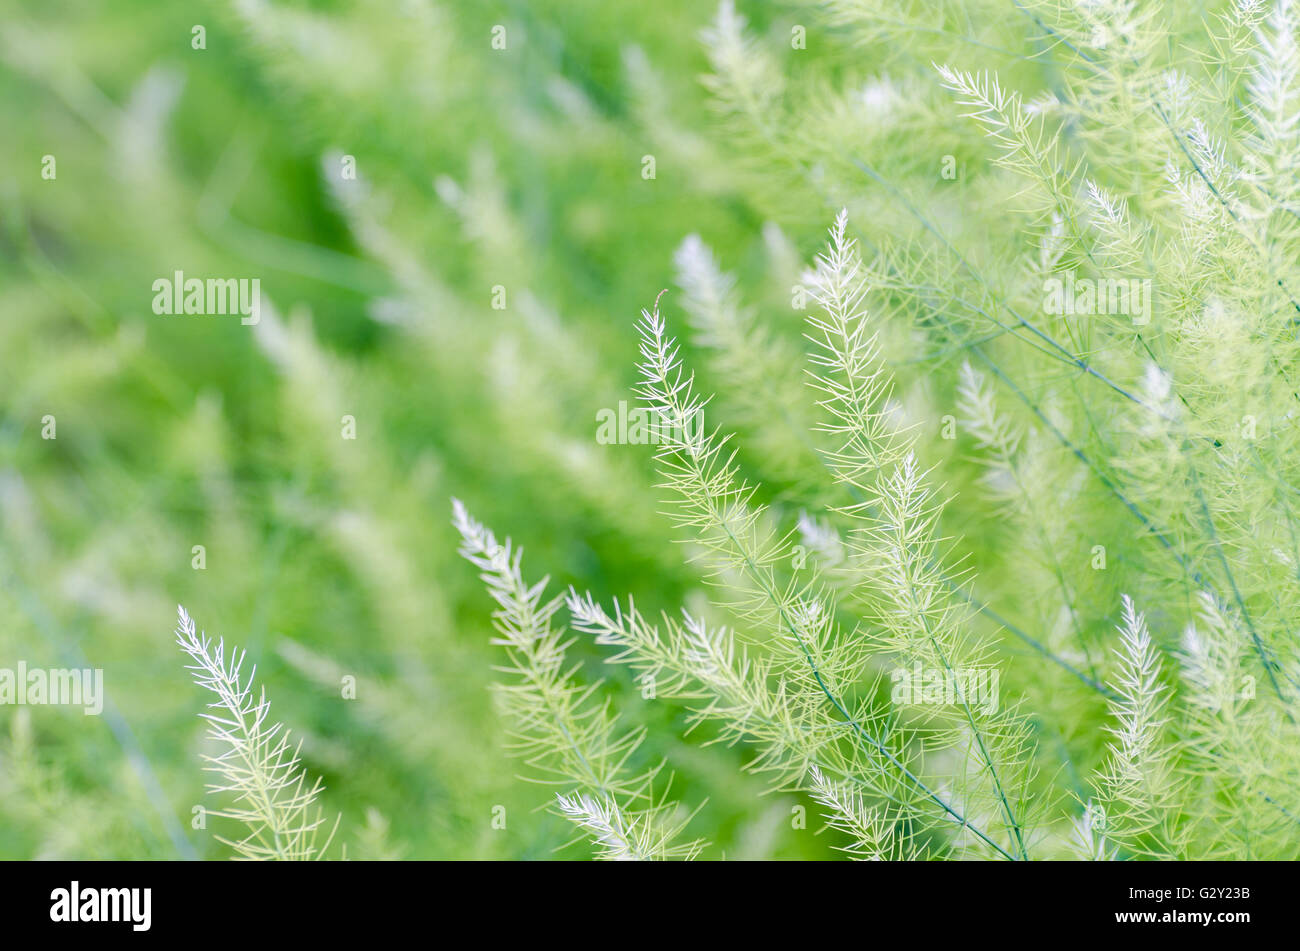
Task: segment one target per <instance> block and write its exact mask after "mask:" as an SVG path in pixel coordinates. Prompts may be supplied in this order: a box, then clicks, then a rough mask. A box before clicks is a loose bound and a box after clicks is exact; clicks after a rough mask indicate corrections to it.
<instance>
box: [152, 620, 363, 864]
mask: <svg viewBox="0 0 1300 951" xmlns="http://www.w3.org/2000/svg"><path fill="white" fill-rule="evenodd" d="M176 611H177V614H178V616H179V620H178V622H177V626H176V642H177V644H179V645H180V648H181V650H183V651H184V652H185V653H186V654H187V655H188V656H189V658H190V659H191V660H192V661H193V663H192V664H189V665H188V666H187V667H186V669H187V670H189V671H191V673H192V674H193V677H194V682H195V683H196V684H198V685H199V686H200V687H202V688H204V689H205V690H210V691H211V692H212V693H214V694H216V697H217V699H216V700H214V701H212V702H211V703H209V704H208V707H209V708H211V709H213V710H215V711H217V712H216V713H204V714H202V717H203V719H204V720H206V721H207V724H208V738H209V739H210V740H212V741H213V742H214V743H216V744H217V745H218V746H219V747H220V748H221V752H220V753H218V754H216V755H211V754H204V757H203V759H204V761H205V762H206V763H207V766H206V767H205V768H206V769H207V770H208V771H209V772H211V773H213V774H214V775H216V776H217V777H218V779H219V781H218V782H215V783H212V784H210V785H209V786H208V789H209V791H211V792H213V793H217V794H222V793H233V794H234V805H233V806H231V807H230V808H227V809H224V810H222V811H214V812H213V813H212V815H214V816H218V817H222V818H226V819H233V820H235V821H237V822H242V823H243V824H244V825H245V826H247V828H248V834H247V835H245V836H244V837H243V838H239V839H225V838H220V837H218V841H220V842H223V843H225V844H226V845H229V846H230V847H231V848H232V849H234V850H235V851H236V852H237V853H238V854H239V855H240V856H242V857H243V858H246V859H278V860H307V859H319V858H324V857H325V852H326V851H327V850H328V849H329V846H330V843H331V842H332V841H333V838H334V833H335V831H336V830H337V828H338V821H339V820H338V819H337V818H336V819H335V821H334V825H333V826H326V824H325V819H324V817H323V816H322V813H321V810H320V808H319V807H318V806H317V805H316V801H317V799H318V797H319V796H320V792H321V788H322V787H321V781H320V780H319V779H317V780H316V781H315V782H314V783H312V784H310V785H308V783H307V774H306V773H305V772H304V771H303V769H302V767H301V763H300V761H299V758H298V753H299V750H300V748H301V741H299V744H298V745H297V746H294V745H291V743H290V740H289V731H288V730H286V729H284V726H283V724H280V723H272V722H271V720H270V714H271V702H270V701H269V700H267V699H266V691H265V690H261V689H259V690H258V691H257V692H256V693H254V680H255V676H256V674H257V668H256V667H253V668H251V669H250V670H249V671H248V674H247V675H244V674H243V672H242V671H243V666H244V661H245V659H246V658H247V654H246V653H245V652H244V651H242V650H237V649H234V648H232V649H231V650H230V653H229V655H227V653H226V643H225V640H224V639H222V640H219V641H217V642H216V643H215V644H214V643H213V642H212V639H211V638H209V637H207V635H205V634H202V633H200V632H198V631H197V629H196V626H195V623H194V620H193V619H192V618H191V617H190V616H189V614H188V613H187V612H186V611H185V608H183V607H180V606H178V607H177V609H176ZM322 834H324V838H323V839H322V838H321V835H322Z"/></svg>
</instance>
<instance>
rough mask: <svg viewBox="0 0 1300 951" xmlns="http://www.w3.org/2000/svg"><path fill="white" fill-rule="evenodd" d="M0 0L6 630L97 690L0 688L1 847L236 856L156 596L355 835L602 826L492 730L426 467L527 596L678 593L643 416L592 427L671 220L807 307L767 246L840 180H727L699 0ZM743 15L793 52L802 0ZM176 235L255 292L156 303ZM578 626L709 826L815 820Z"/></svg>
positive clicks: (668, 248)
mask: <svg viewBox="0 0 1300 951" xmlns="http://www.w3.org/2000/svg"><path fill="white" fill-rule="evenodd" d="M0 11H2V13H0V110H2V112H0V128H2V129H3V130H4V131H3V135H2V136H0V138H2V139H3V144H2V145H0V223H2V228H0V666H10V667H12V666H13V665H14V663H16V661H17V660H20V659H21V660H25V661H26V662H27V663H28V664H29V665H31V666H47V667H53V666H92V667H101V668H103V669H104V671H105V680H106V687H107V692H108V698H109V701H108V702H109V705H110V706H109V707H108V709H106V711H105V714H104V715H103V716H101V717H98V718H91V717H85V716H83V715H82V713H81V712H80V710H76V709H64V708H58V707H25V708H19V707H13V706H5V707H0V857H3V858H29V857H31V858H83V857H84V858H171V857H190V856H198V857H205V858H215V857H222V856H223V855H225V854H226V853H225V850H224V849H223V847H222V846H221V845H220V844H218V843H216V842H215V841H214V839H213V833H214V832H216V833H221V832H222V831H223V830H222V828H221V825H222V822H221V821H220V820H213V821H211V822H209V824H208V828H206V829H194V828H192V827H191V826H192V823H191V817H192V814H193V809H194V807H195V806H196V805H198V804H204V805H206V806H207V807H208V808H214V807H216V806H218V805H219V803H218V802H217V801H215V800H214V798H213V797H211V796H205V794H204V791H203V784H204V775H203V773H202V772H201V770H200V769H199V756H200V754H201V752H202V750H203V739H202V726H201V723H200V721H199V719H198V717H197V716H196V714H198V713H199V712H201V710H202V704H203V703H204V701H205V698H204V697H203V696H202V695H201V693H200V691H199V690H198V689H197V688H195V687H194V686H192V684H191V683H190V681H189V678H188V676H187V674H186V672H185V671H184V669H183V664H182V659H181V655H180V653H179V651H178V650H177V649H176V647H175V645H174V643H173V639H172V633H171V631H172V628H173V626H174V622H175V606H176V604H177V603H178V602H179V603H181V604H183V605H184V606H185V607H186V608H187V609H188V610H189V611H190V613H191V614H192V615H193V616H194V617H195V619H196V621H197V622H198V623H199V625H200V626H201V627H203V628H204V629H206V631H207V632H208V633H209V634H211V635H214V636H221V637H224V638H226V639H227V640H228V641H231V642H234V643H236V644H238V645H240V646H243V647H245V648H247V650H248V652H249V655H250V657H251V659H252V660H253V661H255V662H256V663H257V669H258V672H259V674H260V676H261V678H262V679H263V682H264V684H265V687H266V689H267V692H268V695H269V696H270V697H271V698H272V700H273V703H274V706H273V711H274V712H275V714H276V715H277V716H278V717H279V718H281V719H283V720H284V721H285V723H286V724H287V725H288V726H289V727H291V728H292V729H293V730H294V731H295V732H296V733H297V734H298V735H300V736H302V737H303V738H304V746H303V756H304V759H305V762H306V765H307V767H308V768H309V770H310V771H311V772H313V773H315V774H319V775H320V776H322V777H323V778H324V781H325V783H326V785H327V787H328V791H327V793H326V798H325V806H326V808H327V809H328V810H331V811H334V810H338V811H341V812H342V814H343V824H342V827H341V829H342V831H341V836H342V841H343V842H344V843H346V844H347V846H348V851H349V855H351V856H354V857H360V858H376V857H398V856H401V857H410V858H416V857H419V858H426V857H449V858H466V857H473V858H500V857H522V858H545V857H549V856H552V855H556V854H558V855H561V856H572V857H578V856H582V855H586V854H588V852H587V850H586V848H585V847H584V846H582V845H576V846H575V845H573V844H571V840H572V838H573V833H572V830H571V828H570V827H568V826H567V825H566V824H564V823H563V822H562V821H561V820H559V819H557V818H554V817H552V816H551V815H550V814H549V813H547V812H545V811H542V809H541V808H540V807H542V806H543V805H544V804H545V803H546V801H547V799H548V797H549V795H550V794H549V793H548V792H547V791H546V790H545V789H542V788H540V787H537V786H535V785H530V784H529V783H527V782H522V781H520V780H519V779H517V778H516V774H517V773H518V772H519V771H520V770H521V767H520V766H519V765H518V764H517V763H516V762H514V761H512V760H511V759H510V758H509V757H508V755H507V751H506V750H505V749H504V742H503V739H502V736H503V729H502V726H501V724H500V723H498V722H497V718H496V715H495V713H494V712H493V708H492V704H491V700H490V695H489V692H488V689H487V688H488V685H489V683H490V682H491V680H492V677H493V672H492V665H493V663H494V662H496V661H497V660H499V658H498V657H497V655H496V651H497V650H498V649H497V648H493V647H492V646H491V645H490V643H489V638H490V631H489V627H488V615H489V605H488V602H487V599H486V597H485V595H484V594H483V592H482V589H481V586H480V585H479V583H478V581H477V579H476V578H475V577H474V572H473V570H472V569H471V568H470V567H469V566H468V565H466V564H464V563H463V562H462V561H461V560H460V559H459V558H458V557H457V556H456V554H455V540H454V537H453V536H454V533H453V531H452V530H451V528H450V526H449V525H448V516H449V502H448V500H449V498H450V497H451V496H452V495H456V496H458V497H460V498H462V499H464V501H465V502H466V503H467V504H468V505H469V506H470V508H471V510H472V511H473V512H474V513H475V514H476V515H477V516H478V517H479V518H481V519H483V520H484V521H485V522H487V523H488V524H489V525H491V526H493V527H495V528H496V529H497V530H498V532H500V533H501V534H503V535H504V534H506V533H507V532H508V533H509V534H510V535H512V536H513V537H514V538H515V540H516V541H518V542H520V543H522V544H523V545H524V546H525V548H526V550H527V556H526V560H525V565H526V570H527V571H528V572H529V574H531V575H532V576H534V577H537V576H540V575H541V574H543V573H548V572H549V573H550V574H551V576H552V590H553V591H556V592H558V591H560V590H563V587H565V586H567V585H568V584H569V583H571V582H573V583H580V584H582V585H583V586H584V587H590V588H591V589H592V590H593V592H594V593H595V594H596V595H597V596H598V597H602V598H608V597H610V596H611V595H617V596H623V595H625V594H626V593H628V592H635V593H636V595H637V598H638V603H639V605H640V606H641V607H642V608H643V609H648V610H657V609H659V608H661V607H662V608H667V609H670V610H672V609H675V607H676V606H677V605H679V604H680V603H681V602H682V601H683V599H687V598H690V597H692V593H691V592H692V590H693V589H695V588H697V586H698V580H697V579H696V578H694V577H693V576H692V574H691V573H690V571H689V570H688V569H686V568H685V567H683V564H682V558H681V555H682V552H681V549H680V547H679V546H677V545H675V544H673V543H672V541H671V539H672V533H671V530H670V528H669V526H668V525H667V524H666V521H665V520H664V519H662V518H660V517H659V516H658V515H657V514H656V513H657V509H658V508H659V506H658V504H657V501H656V493H655V491H654V489H653V483H654V477H653V473H652V466H651V462H652V459H651V454H650V450H649V448H648V447H643V446H602V445H599V444H597V442H596V441H595V439H594V431H595V419H596V412H597V411H598V410H600V409H601V408H605V407H617V405H618V402H619V400H625V399H630V395H629V388H630V385H631V383H632V382H633V363H634V360H635V353H636V350H635V335H634V333H633V331H632V326H633V322H634V320H635V319H636V316H637V313H638V311H639V309H640V308H641V307H643V306H648V305H649V304H650V302H651V301H653V299H654V297H655V295H656V294H657V293H658V292H659V290H660V289H662V288H663V287H666V286H668V285H670V284H671V280H672V253H673V250H674V248H675V247H676V246H677V245H678V244H679V243H680V242H681V240H682V239H683V237H684V236H685V235H686V234H688V233H691V232H698V233H700V234H701V235H702V236H703V237H704V239H705V240H706V241H707V242H708V243H709V244H710V245H712V247H713V248H714V249H715V251H716V252H717V253H718V255H719V257H720V258H721V259H722V260H723V261H724V262H725V264H726V266H727V267H729V268H735V269H737V270H738V271H739V272H740V273H741V274H742V275H743V276H744V278H745V280H746V293H747V294H748V295H749V297H750V300H751V302H753V303H755V304H760V305H765V306H769V307H770V309H771V311H772V312H773V313H776V314H777V315H778V319H780V320H784V321H786V324H783V325H781V326H780V327H779V328H778V332H788V333H790V334H791V335H797V333H798V324H797V318H796V317H795V316H794V315H793V314H792V311H791V308H790V301H789V288H790V285H791V282H792V280H793V279H794V271H793V270H792V268H793V265H792V263H791V261H792V249H793V248H795V247H797V248H798V249H799V251H800V254H801V255H806V254H807V253H809V252H810V251H811V250H812V249H813V248H815V247H816V245H817V242H818V240H819V239H820V236H821V234H822V233H823V229H824V227H825V226H826V224H827V222H828V221H829V218H830V215H831V214H832V211H831V210H829V209H827V208H824V207H816V206H808V205H806V204H802V203H800V202H798V201H797V200H794V199H792V197H791V196H789V195H785V196H782V195H779V194H776V195H773V194H772V193H771V192H770V191H768V192H766V193H760V192H759V191H758V190H756V189H754V188H752V187H750V186H749V184H748V182H747V179H746V176H745V165H746V163H745V162H744V161H743V160H742V159H741V157H740V150H739V148H738V147H737V146H736V143H734V142H733V141H731V140H730V139H729V138H728V136H727V135H726V134H724V133H721V132H718V133H717V134H712V132H713V131H714V130H713V126H712V124H711V122H710V113H709V111H708V107H707V93H706V91H705V90H704V89H703V88H702V86H701V84H700V82H699V75H700V74H701V73H702V72H704V71H705V70H706V68H707V63H706V61H705V57H704V54H703V52H702V51H701V48H700V44H699V42H698V33H699V31H700V29H701V28H702V27H704V26H705V24H706V23H707V21H708V20H709V19H711V18H712V16H713V15H714V8H713V5H711V4H701V3H697V2H690V0H664V2H660V3H654V4H640V3H610V2H608V0H519V2H507V0H501V2H474V3H463V2H454V3H453V2H433V0H427V2H426V0H409V2H408V0H394V2H384V3H374V2H368V3H362V2H347V0H327V2H313V3H307V2H288V0H277V2H274V3H270V2H262V0H235V2H232V3H206V2H205V3H199V4H195V5H181V4H171V3H161V2H147V3H141V2H125V0H114V2H108V0H102V2H65V0H41V2H23V3H17V4H15V3H13V2H12V0H4V2H3V4H2V5H0ZM745 12H746V14H747V15H748V16H749V17H750V20H751V27H752V28H753V29H754V30H755V31H756V32H757V33H758V34H759V35H760V36H764V35H766V36H770V37H773V38H774V42H773V43H772V44H771V45H772V48H773V49H774V50H775V51H776V55H780V51H781V50H782V49H785V50H787V51H789V50H790V46H791V44H790V42H789V37H790V25H791V23H792V22H793V20H792V15H791V14H789V13H787V12H785V11H784V10H783V9H782V8H779V7H772V8H768V7H765V6H764V5H762V4H749V5H747V7H746V11H745ZM496 25H502V26H504V27H505V38H506V48H505V49H493V48H492V38H493V28H494V26H496ZM196 26H201V27H202V28H203V30H202V34H201V35H202V40H203V42H202V48H198V49H196V48H195V46H196V44H197V39H196V37H197V36H198V35H199V34H197V33H196V31H195V29H194V28H195V27H196ZM821 49H822V51H823V52H822V53H821V54H819V55H822V56H823V59H825V58H827V57H829V58H830V60H831V61H832V63H833V59H834V57H835V56H836V55H838V53H840V52H843V51H837V49H836V48H835V45H834V42H833V38H827V37H823V38H822V45H821ZM788 55H789V54H788ZM789 58H790V59H791V60H793V59H794V58H795V57H793V56H792V55H789ZM867 62H869V59H868V60H867ZM796 68H797V67H796ZM648 155H649V156H653V157H654V161H655V174H654V177H653V178H646V177H644V175H643V169H644V168H645V167H646V165H645V162H644V159H645V156H648ZM46 156H53V157H54V161H55V166H54V167H55V169H56V172H55V177H53V178H48V177H43V176H42V169H43V168H44V167H46V166H47V164H48V163H47V162H46V159H45V157H46ZM353 163H354V165H355V169H356V177H355V179H353V178H351V177H348V176H346V175H345V174H344V172H343V169H344V168H345V166H347V167H349V168H350V167H352V164H353ZM762 194H766V195H767V196H769V197H768V198H767V199H764V198H763V197H761V195H762ZM755 195H760V197H758V198H756V197H755ZM765 201H770V202H777V203H779V204H780V205H781V206H782V208H781V210H782V211H783V213H784V215H783V218H782V221H781V225H782V226H783V227H784V228H785V229H786V230H785V231H781V230H779V229H777V228H776V227H774V226H772V225H771V224H769V223H768V222H769V218H770V217H773V216H774V215H773V207H772V206H770V205H768V206H765ZM177 270H181V271H184V272H185V273H186V275H188V276H203V277H221V278H258V279H259V280H260V282H261V289H262V294H263V299H264V301H266V302H268V304H269V306H266V307H265V308H264V312H263V315H262V320H261V323H260V324H258V325H257V326H256V327H252V326H245V325H243V324H241V322H240V321H239V319H238V318H237V317H197V316H158V315H155V314H154V313H153V311H152V309H151V302H152V299H153V290H152V283H153V281H154V280H156V279H158V278H160V277H163V278H165V277H169V276H170V275H171V274H172V273H173V272H174V271H177ZM495 288H501V289H503V290H504V294H505V301H506V306H505V308H504V309H494V308H493V306H492V303H493V295H494V289H495ZM47 416H48V417H54V420H55V424H56V426H57V438H55V439H44V438H42V428H43V420H44V419H45V418H46V417H47ZM344 416H352V417H353V418H354V419H355V427H356V439H355V440H347V439H344V438H343V434H342V430H343V424H342V418H343V417H344ZM195 546H203V552H204V559H205V567H204V568H202V570H199V569H196V568H195V567H194V559H195ZM574 653H575V656H576V657H578V658H580V659H581V660H582V661H583V663H584V664H585V665H587V666H588V667H589V668H590V673H591V676H592V677H593V678H595V677H602V676H605V677H608V678H609V686H608V688H607V689H608V691H609V692H610V693H611V695H613V696H615V697H616V698H617V700H618V703H619V705H620V707H621V708H622V709H623V710H625V711H626V712H627V715H628V716H629V717H630V718H631V719H632V720H633V721H637V720H639V721H641V722H644V723H646V724H648V725H649V726H650V727H651V731H650V735H651V740H650V741H649V743H648V745H647V747H646V749H645V757H646V758H647V759H652V758H654V757H657V756H665V757H667V758H668V759H669V761H670V763H671V765H672V768H673V769H674V770H675V772H676V776H677V779H676V782H677V785H676V786H675V787H674V788H675V792H679V793H680V795H681V797H682V798H683V799H684V800H685V801H687V802H691V803H696V802H699V801H700V800H701V799H704V798H706V797H707V798H708V802H707V804H706V805H705V807H704V809H703V812H702V813H701V815H700V817H699V819H698V820H697V824H698V828H700V829H701V830H703V831H704V832H705V834H707V835H708V836H709V837H710V838H711V839H712V840H713V842H714V843H715V845H716V846H717V850H718V853H717V854H725V855H727V856H728V857H798V856H817V855H828V854H830V851H829V850H830V847H831V845H832V844H833V843H832V842H830V841H829V840H830V839H831V836H830V835H829V834H828V835H825V836H817V835H813V834H812V832H814V831H816V829H815V825H816V823H815V822H812V823H810V824H811V825H813V826H814V828H813V829H810V830H807V831H804V830H798V829H796V828H794V827H793V826H794V824H792V822H791V816H792V808H793V807H794V806H795V805H797V804H798V803H797V800H795V799H794V798H793V797H790V796H784V795H766V794H765V793H764V790H765V787H764V785H763V782H762V780H761V779H758V778H754V777H750V776H748V775H747V774H745V773H744V772H743V770H742V769H741V767H742V766H743V764H744V762H745V760H746V758H747V756H748V755H749V754H747V753H746V752H745V751H743V750H741V749H734V748H726V747H719V746H706V745H704V742H703V741H706V740H707V739H708V734H707V731H698V732H697V733H696V734H693V735H692V736H691V737H683V735H682V734H683V722H684V711H682V710H680V709H673V708H671V707H668V706H666V705H663V704H657V705H656V704H648V703H646V702H644V701H642V700H641V699H640V697H639V694H638V693H637V691H636V690H635V689H634V687H633V685H632V684H631V682H630V676H629V675H628V673H627V671H625V670H622V669H613V668H607V667H604V666H603V665H602V664H601V663H600V659H599V653H598V652H597V651H596V650H595V649H593V648H592V646H591V645H589V644H586V643H579V644H577V645H575V647H574ZM345 676H353V677H355V678H356V679H357V684H358V697H357V699H356V700H355V701H351V700H344V699H342V697H341V695H340V693H341V691H340V682H341V680H342V678H343V677H345ZM498 805H503V806H505V807H506V810H507V816H508V821H507V825H506V828H505V829H504V830H502V829H495V828H493V825H492V821H491V820H492V814H493V808H494V806H498ZM224 831H225V832H226V833H230V832H231V831H233V830H231V829H229V828H226V829H225V830H224ZM557 850H558V851H557Z"/></svg>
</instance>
